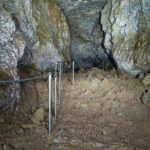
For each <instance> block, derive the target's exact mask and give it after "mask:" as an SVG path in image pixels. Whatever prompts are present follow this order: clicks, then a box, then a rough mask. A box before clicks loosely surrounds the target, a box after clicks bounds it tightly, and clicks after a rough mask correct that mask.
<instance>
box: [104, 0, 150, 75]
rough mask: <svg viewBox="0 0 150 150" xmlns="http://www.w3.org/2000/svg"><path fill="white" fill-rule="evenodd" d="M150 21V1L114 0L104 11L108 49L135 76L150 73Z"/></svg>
mask: <svg viewBox="0 0 150 150" xmlns="http://www.w3.org/2000/svg"><path fill="white" fill-rule="evenodd" d="M149 18H150V1H149V0H134V1H126V0H118V1H114V0H110V1H108V2H107V4H106V6H105V8H104V9H103V10H102V18H101V23H102V27H103V31H104V32H105V41H104V46H105V48H106V50H107V52H108V53H112V54H113V57H114V59H115V61H116V62H117V64H118V67H119V68H120V70H122V71H126V72H127V73H129V74H131V75H133V76H136V75H137V74H140V73H141V72H148V71H149V70H150V47H149V46H150V42H149V35H150V19H149Z"/></svg>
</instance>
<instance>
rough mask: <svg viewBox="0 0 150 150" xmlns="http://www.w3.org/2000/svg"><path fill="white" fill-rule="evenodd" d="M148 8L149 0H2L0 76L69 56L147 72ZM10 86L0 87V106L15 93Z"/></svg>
mask: <svg viewBox="0 0 150 150" xmlns="http://www.w3.org/2000/svg"><path fill="white" fill-rule="evenodd" d="M149 8H150V1H149V0H134V1H131V0H76V1H75V0H44V1H43V0H11V1H10V0H0V80H3V79H4V80H10V79H16V78H18V76H21V78H27V77H29V76H34V73H33V74H32V73H31V72H32V70H36V71H37V72H38V73H39V74H40V72H43V71H49V70H51V69H52V68H53V67H54V63H55V62H56V61H65V62H68V63H69V62H70V61H71V60H75V65H76V66H75V67H76V69H80V68H91V67H98V68H103V69H112V68H113V67H115V69H118V68H119V69H120V70H121V71H126V72H128V73H130V74H132V75H134V76H136V75H138V74H140V73H146V72H149V71H150V40H149V36H150V19H149V18H150V9H149ZM18 68H19V69H18ZM18 70H19V71H18ZM24 86H25V84H24V85H23V87H24ZM28 86H29V85H27V86H26V87H24V88H26V89H28V88H27V87H28ZM10 87H11V88H10ZM14 87H15V88H14ZM30 87H35V86H30ZM10 89H11V90H10ZM14 89H16V84H14V85H6V86H5V88H0V93H2V94H1V96H0V107H2V106H3V103H5V99H11V98H10V97H11V95H17V94H18V93H19V91H18V92H17V93H16V92H14ZM32 90H33V91H36V90H35V89H32ZM32 90H30V91H31V93H34V92H32ZM8 91H9V92H8ZM4 93H5V94H4ZM12 93H13V94H12ZM35 94H36V95H38V94H37V93H36V92H35ZM18 95H19V94H18ZM24 95H25V96H26V95H27V94H26V93H24ZM33 95H34V94H33ZM17 97H18V96H15V98H14V96H12V99H17ZM25 99H27V98H26V97H25ZM28 99H30V98H28ZM1 102H2V103H1Z"/></svg>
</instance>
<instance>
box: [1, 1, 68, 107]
mask: <svg viewBox="0 0 150 150" xmlns="http://www.w3.org/2000/svg"><path fill="white" fill-rule="evenodd" d="M69 43H70V34H69V28H68V25H67V22H66V19H65V17H64V15H63V12H62V11H61V9H60V8H59V7H58V6H57V4H56V2H55V1H54V0H46V1H44V2H43V1H42V0H21V1H19V0H12V1H9V0H3V1H2V0H0V80H10V79H11V80H14V79H16V78H18V68H19V72H22V71H24V69H25V68H28V67H29V65H30V66H31V64H32V66H34V68H36V69H38V70H39V71H47V70H49V69H51V68H52V67H53V65H54V63H55V62H56V61H63V60H64V61H66V62H69V61H70V54H69ZM27 70H28V69H27ZM21 74H22V73H21ZM21 77H28V76H22V75H21ZM10 89H11V90H10ZM17 89H18V88H17V87H16V84H13V85H12V84H10V85H6V86H5V88H3V87H2V88H0V93H1V94H0V108H1V107H3V106H4V105H5V106H6V105H7V104H8V105H9V104H10V101H12V99H13V103H14V102H15V101H17V95H18V94H19V93H18V92H19V91H16V90H17ZM8 91H9V92H8ZM11 97H12V98H11ZM7 101H9V102H7Z"/></svg>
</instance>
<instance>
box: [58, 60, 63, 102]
mask: <svg viewBox="0 0 150 150" xmlns="http://www.w3.org/2000/svg"><path fill="white" fill-rule="evenodd" d="M61 72H62V66H61V62H60V63H59V101H60V100H61V96H60V95H61Z"/></svg>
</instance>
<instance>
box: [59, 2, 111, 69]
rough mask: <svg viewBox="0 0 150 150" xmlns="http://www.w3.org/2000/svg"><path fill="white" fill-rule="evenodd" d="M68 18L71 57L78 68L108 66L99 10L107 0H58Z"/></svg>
mask: <svg viewBox="0 0 150 150" xmlns="http://www.w3.org/2000/svg"><path fill="white" fill-rule="evenodd" d="M57 2H58V5H59V6H60V7H61V8H62V9H63V11H64V14H65V16H66V18H67V21H68V24H69V28H70V34H71V43H70V51H71V57H72V59H74V60H75V62H76V67H77V68H90V67H93V66H98V67H101V68H102V67H104V66H105V67H106V66H107V67H108V66H110V61H109V59H108V56H107V54H106V53H105V50H104V49H103V47H102V45H101V43H102V40H103V32H102V31H101V26H100V22H99V19H100V14H99V12H100V11H101V9H102V8H103V7H104V5H105V3H106V0H94V1H93V0H76V1H72V0H57Z"/></svg>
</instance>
